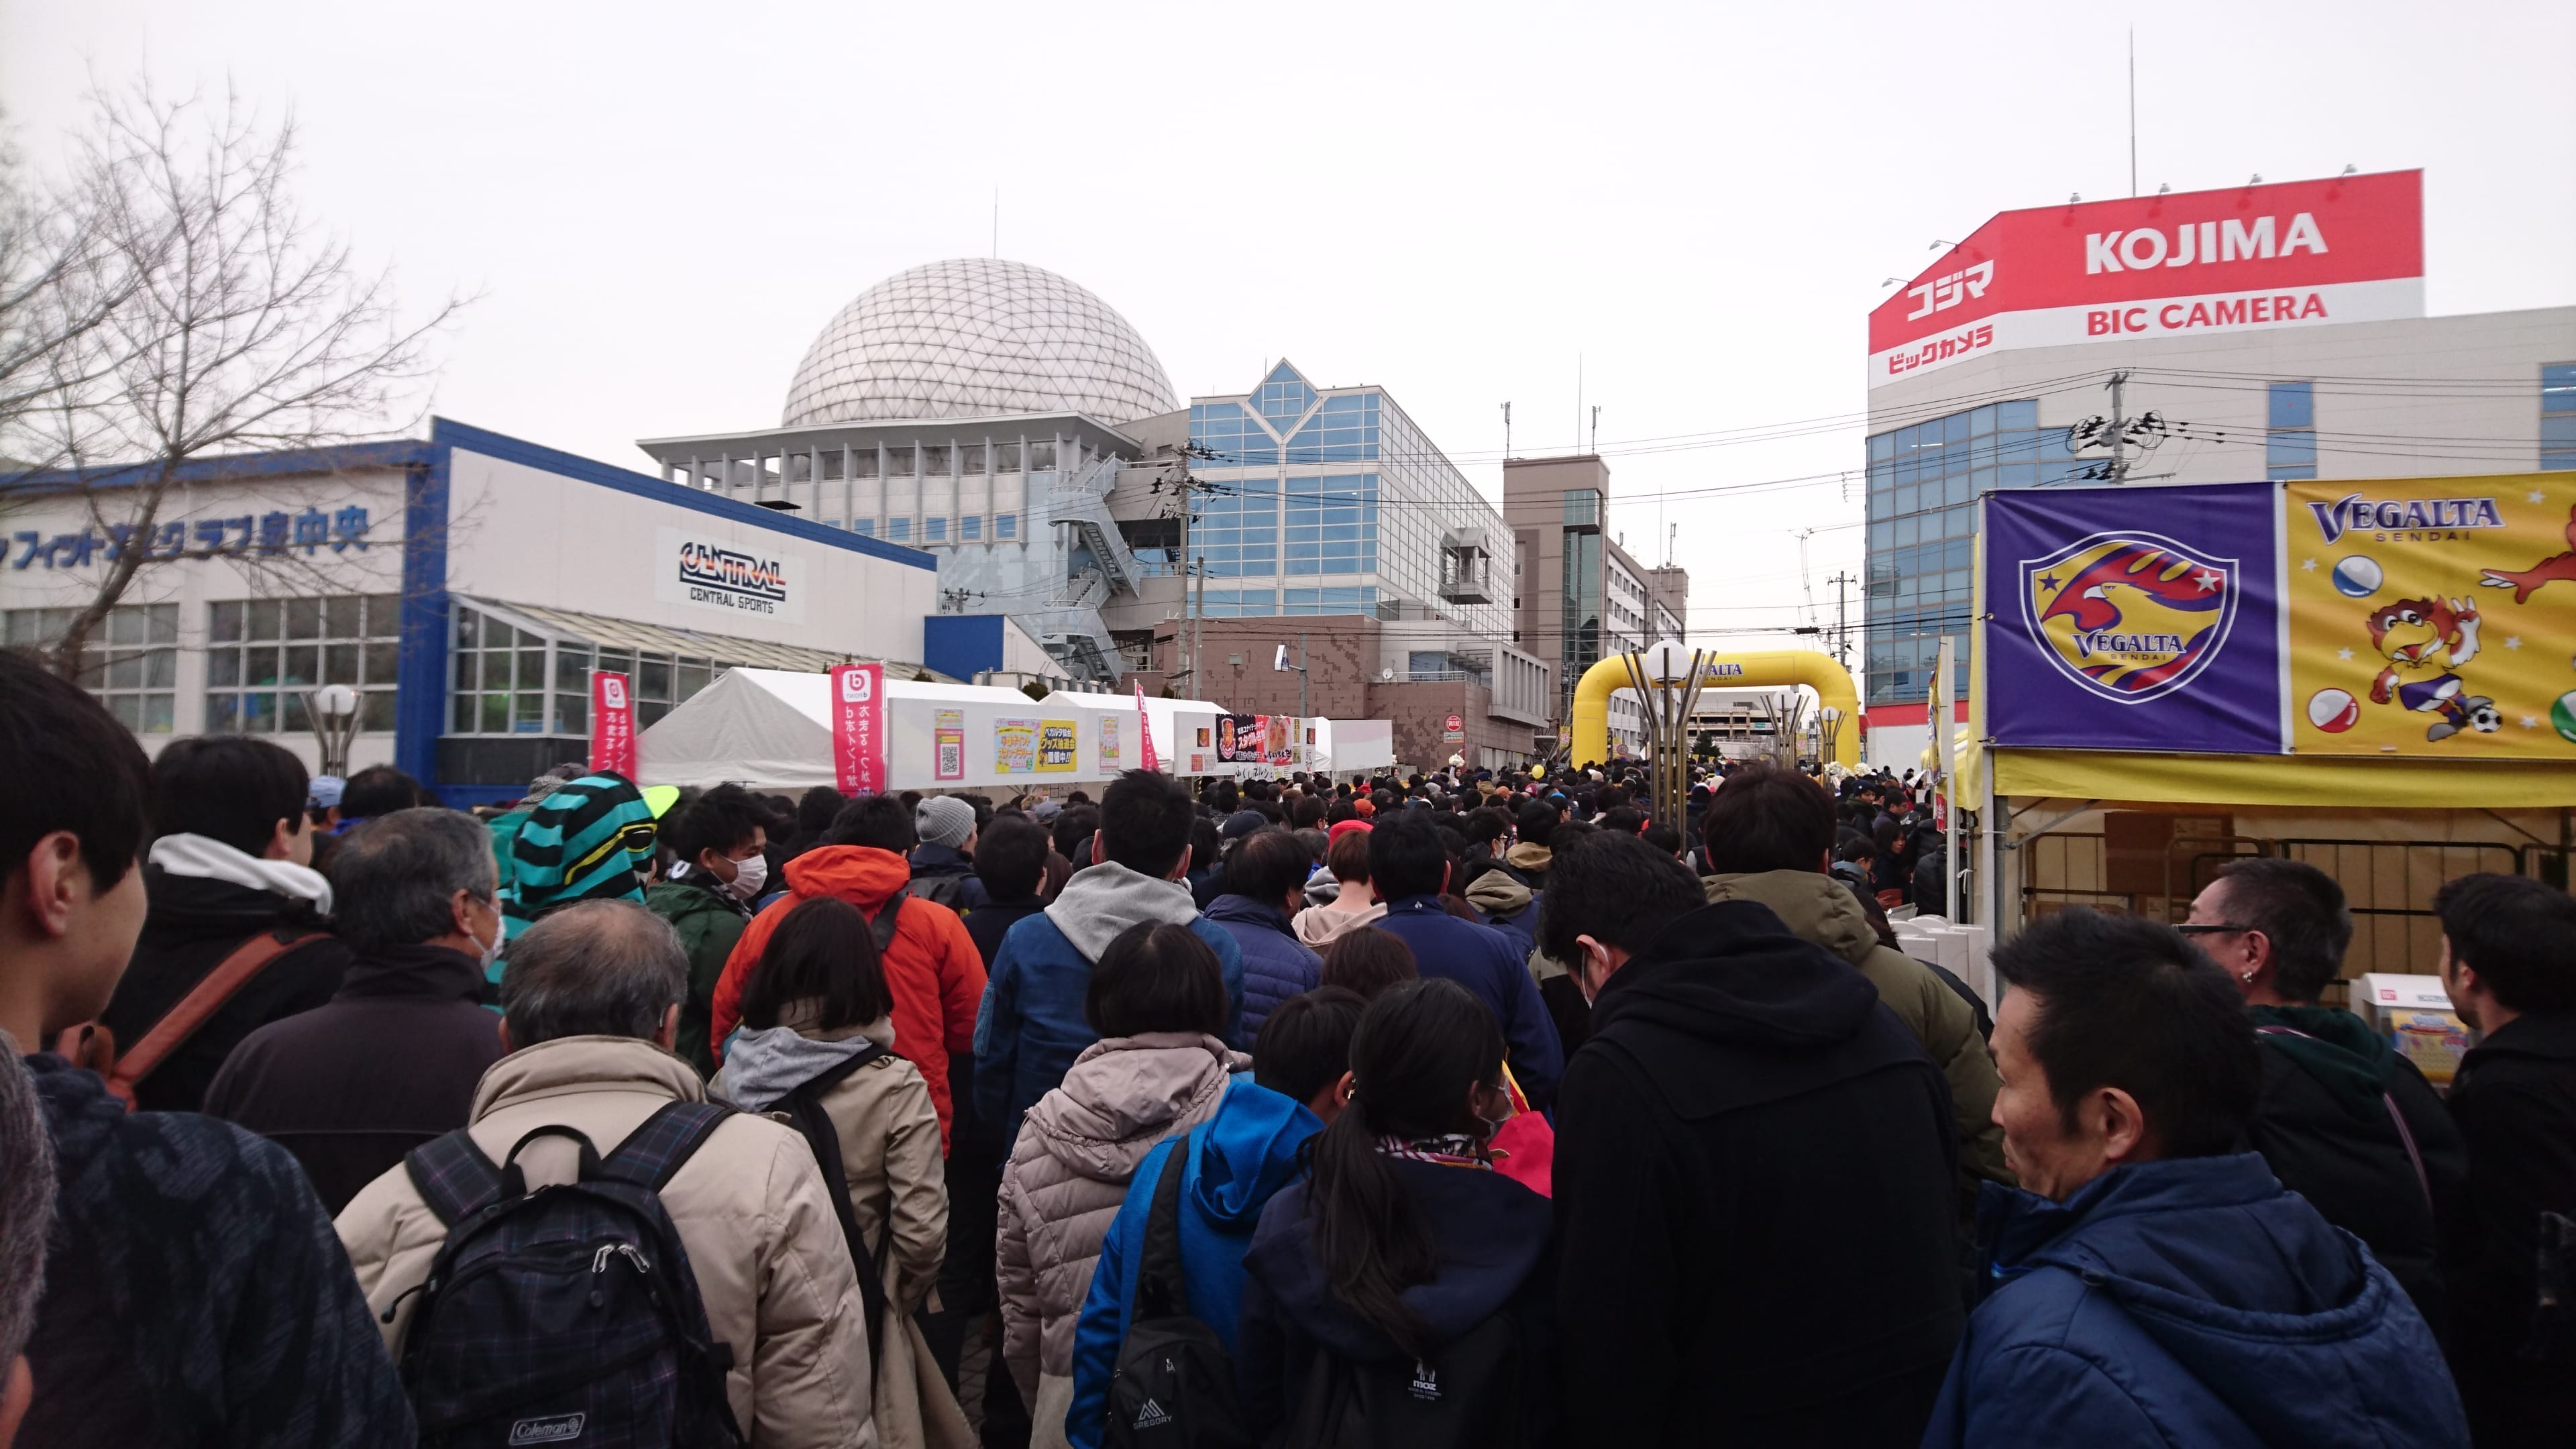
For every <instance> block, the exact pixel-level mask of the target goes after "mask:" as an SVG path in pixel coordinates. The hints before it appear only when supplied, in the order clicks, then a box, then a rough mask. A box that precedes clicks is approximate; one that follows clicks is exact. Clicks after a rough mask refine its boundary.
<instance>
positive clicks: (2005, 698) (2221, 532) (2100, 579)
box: [1985, 483, 2282, 755]
mask: <svg viewBox="0 0 2576 1449" xmlns="http://www.w3.org/2000/svg"><path fill="white" fill-rule="evenodd" d="M1985 510H1986V516H1985V529H1986V538H1985V544H1986V567H1985V609H1986V616H1987V625H1986V684H1985V687H1986V730H1987V733H1988V735H1989V736H1990V737H1991V738H1992V739H1993V740H1994V742H1995V743H1996V744H1998V745H2003V746H2015V745H2019V746H2027V747H2040V748H2056V749H2093V750H2179V751H2191V752H2196V753H2206V754H2266V755H2268V754H2278V753H2280V752H2281V749H2282V739H2281V645H2280V622H2281V597H2280V585H2279V574H2278V564H2277V561H2276V560H2277V547H2278V546H2277V544H2276V542H2275V540H2276V537H2277V533H2278V529H2279V527H2280V494H2279V490H2278V487H2277V485H2274V484H2271V483H2229V484H2217V485H2196V486H2192V487H2162V488H2159V487H2144V486H2129V487H2115V488H2051V489H2047V490H2044V491H2030V492H2011V493H1992V494H1988V495H1987V497H1986V503H1985Z"/></svg>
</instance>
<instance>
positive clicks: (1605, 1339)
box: [1555, 901, 1963, 1446]
mask: <svg viewBox="0 0 2576 1449" xmlns="http://www.w3.org/2000/svg"><path fill="white" fill-rule="evenodd" d="M1958 1150H1959V1149H1958V1133H1957V1130H1956V1128H1955V1127H1954V1125H1953V1124H1952V1122H1951V1112H1950V1089H1949V1084H1948V1082H1947V1081H1946V1080H1945V1079H1944V1078H1943V1076H1942V1074H1941V1068H1940V1067H1939V1066H1938V1065H1937V1064H1935V1063H1934V1062H1933V1061H1932V1059H1931V1058H1930V1057H1929V1056H1927V1055H1926V1054H1925V1053H1924V1051H1923V1047H1922V1044H1921V1043H1920V1042H1918V1041H1917V1040H1916V1039H1915V1037H1914V1034H1913V1033H1912V1032H1911V1031H1908V1030H1907V1029H1906V1027H1905V1025H1904V1023H1903V1022H1901V1021H1899V1020H1898V1019H1897V1017H1896V1014H1895V1013H1894V1012H1892V1011H1890V1010H1889V1009H1888V1008H1887V1007H1886V1006H1885V1005H1884V1004H1882V1003H1881V1002H1880V1001H1879V999H1878V992H1877V990H1876V989H1875V988H1874V987H1872V986H1871V985H1870V983H1869V978H1867V977H1865V976H1863V975H1861V974H1860V972H1859V971H1857V970H1855V969H1854V968H1853V967H1852V966H1851V965H1850V964H1848V963H1847V962H1845V961H1844V960H1843V959H1842V958H1840V957H1838V956H1836V955H1834V954H1832V953H1831V952H1829V951H1826V950H1825V949H1824V948H1822V947H1820V946H1815V945H1811V944H1809V943H1808V942H1806V941H1803V940H1801V939H1799V938H1798V937H1797V936H1796V935H1794V934H1792V933H1791V932H1790V930H1789V928H1788V927H1787V926H1786V925H1784V924H1782V922H1781V920H1780V918H1779V917H1778V916H1777V915H1775V914H1773V913H1772V911H1771V909H1770V908H1769V907H1767V906H1763V905H1760V904H1758V903H1755V902H1752V901H1725V902H1721V903H1719V904H1717V905H1713V906H1708V907H1705V908H1703V909H1701V910H1697V911H1693V912H1692V913H1690V914H1689V915H1687V916H1684V917H1682V918H1681V919H1680V920H1678V921H1675V922H1673V923H1672V925H1670V926H1668V927H1667V928H1666V929H1665V930H1664V932H1663V934H1662V935H1661V936H1660V937H1658V938H1657V939H1656V941H1655V942H1654V943H1653V944H1652V945H1651V946H1649V947H1648V948H1647V949H1646V950H1645V951H1643V952H1641V953H1639V954H1638V955H1637V956H1636V957H1634V958H1633V959H1631V960H1630V961H1629V962H1628V963H1627V964H1626V965H1625V966H1623V967H1621V968H1620V969H1619V971H1618V973H1617V974H1615V975H1613V976H1612V977H1611V978H1610V981H1609V984H1608V985H1607V986H1605V987H1604V988H1603V989H1602V991H1601V995H1600V998H1599V1000H1598V1001H1597V1002H1595V1003H1594V1006H1593V1012H1592V1036H1591V1039H1590V1040H1589V1041H1587V1042H1586V1043H1585V1044H1584V1047H1583V1049H1582V1050H1581V1051H1579V1052H1577V1053H1576V1054H1575V1056H1574V1060H1573V1062H1572V1063H1570V1064H1569V1065H1568V1066H1567V1068H1566V1073H1565V1085H1564V1087H1563V1089H1562V1091H1561V1092H1560V1094H1559V1096H1558V1099H1557V1110H1556V1162H1555V1206H1556V1230H1557V1253H1558V1275H1557V1314H1558V1321H1559V1322H1560V1324H1561V1325H1562V1328H1563V1336H1564V1345H1565V1346H1564V1349H1563V1351H1562V1355H1561V1357H1562V1359H1563V1362H1564V1367H1565V1384H1566V1403H1565V1423H1566V1426H1567V1433H1568V1435H1569V1437H1570V1438H1571V1439H1572V1441H1573V1442H1575V1443H1578V1444H1601V1445H1621V1446H1634V1445H1654V1444H1698V1443H1704V1442H1707V1441H1708V1439H1709V1437H1710V1434H1711V1432H1712V1428H1711V1423H1710V1418H1709V1416H1710V1415H1711V1414H1722V1415H1723V1416H1724V1418H1725V1422H1726V1432H1727V1434H1728V1435H1729V1436H1730V1437H1732V1438H1733V1439H1735V1440H1737V1441H1739V1442H1742V1443H1747V1444H1773V1445H1786V1444H1818V1445H1838V1446H1840V1445H1860V1446H1866V1445H1879V1444H1884V1445H1907V1446H1910V1445H1912V1444H1914V1443H1915V1441H1916V1440H1917V1439H1919V1438H1920V1437H1921V1436H1922V1433H1923V1427H1924V1424H1925V1422H1926V1420H1927V1419H1928V1417H1929V1416H1930V1414H1931V1410H1932V1404H1933V1400H1934V1398H1935V1397H1936V1396H1937V1394H1938V1393H1939V1391H1940V1387H1941V1377H1942V1374H1943V1371H1944V1370H1945V1369H1946V1368H1947V1366H1948V1364H1949V1359H1950V1352H1951V1349H1952V1348H1953V1347H1954V1346H1955V1345H1956V1344H1957V1342H1958V1339H1959V1331H1960V1324H1961V1321H1962V1317H1963V1309H1962V1305H1961V1293H1960V1288H1961V1283H1960V1275H1959V1246H1958V1228H1957V1223H1956V1221H1955V1219H1956V1214H1957V1211H1958V1190H1957V1183H1958V1172H1959V1166H1958Z"/></svg>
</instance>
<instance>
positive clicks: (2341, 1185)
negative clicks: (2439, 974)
mask: <svg viewBox="0 0 2576 1449" xmlns="http://www.w3.org/2000/svg"><path fill="white" fill-rule="evenodd" d="M2182 932H2183V934H2184V935H2186V936H2189V937H2190V938H2191V939H2192V942H2193V944H2195V945H2197V946H2199V947H2200V948H2201V949H2202V950H2203V951H2206V952H2208V953H2209V956H2210V959H2212V960H2214V961H2216V962H2217V963H2218V964H2219V966H2220V968H2221V969H2223V970H2225V971H2226V972H2227V979H2228V980H2229V981H2231V982H2233V983H2235V985H2236V988H2237V989H2238V991H2240V992H2242V993H2243V995H2244V997H2245V1009H2246V1011H2247V1012H2248V1013H2249V1014H2250V1015H2251V1016H2252V1017H2253V1019H2254V1031H2255V1040H2256V1042H2257V1043H2259V1044H2260V1046H2261V1047H2262V1060H2263V1092H2262V1096H2261V1098H2260V1100H2259V1101H2258V1102H2257V1103H2256V1105H2255V1110H2254V1116H2253V1118H2252V1120H2251V1123H2250V1124H2249V1128H2248V1137H2249V1139H2250V1145H2251V1146H2252V1147H2253V1148H2254V1150H2255V1151H2257V1152H2260V1153H2261V1154H2263V1160H2264V1161H2265V1162H2267V1163H2269V1164H2270V1165H2271V1168H2272V1175H2273V1176H2275V1177H2277V1178H2279V1179H2280V1180H2281V1185H2282V1186H2284V1187H2286V1188H2288V1189H2290V1190H2291V1191H2293V1192H2295V1193H2297V1194H2299V1195H2300V1196H2301V1197H2304V1198H2306V1199H2307V1200H2308V1201H2309V1202H2311V1203H2313V1204H2315V1205H2316V1209H2317V1211H2318V1212H2319V1213H2321V1214H2323V1215H2324V1217H2325V1220H2326V1221H2327V1222H2330V1223H2332V1224H2334V1225H2335V1226H2336V1227H2339V1228H2342V1229H2343V1230H2344V1231H2346V1232H2348V1233H2350V1234H2352V1235H2353V1236H2354V1237H2356V1238H2359V1239H2361V1240H2362V1241H2363V1242H2364V1243H2367V1244H2369V1245H2370V1251H2371V1253H2372V1254H2373V1255H2374V1256H2376V1257H2377V1258H2378V1259H2379V1261H2380V1262H2381V1263H2382V1264H2384V1265H2385V1266H2386V1267H2387V1269H2388V1271H2389V1272H2390V1273H2391V1274H2393V1275H2394V1276H2395V1277H2396V1279H2397V1281H2398V1284H2399V1285H2400V1286H2402V1287H2403V1288H2405V1290H2406V1293H2407V1296H2408V1297H2410V1298H2412V1299H2414V1300H2415V1307H2416V1308H2417V1310H2419V1311H2420V1312H2422V1313H2423V1315H2424V1320H2425V1322H2426V1323H2428V1324H2430V1325H2432V1328H2433V1332H2434V1333H2435V1335H2436V1336H2438V1337H2447V1334H2448V1331H2449V1321H2450V1314H2449V1308H2448V1302H2447V1297H2448V1295H2447V1294H2446V1292H2445V1291H2444V1285H2443V1281H2442V1256H2443V1245H2444V1242H2445V1240H2446V1236H2456V1234H2457V1233H2458V1232H2459V1231H2460V1230H2461V1228H2462V1226H2463V1225H2464V1224H2465V1223H2466V1221H2467V1214H2468V1207H2467V1200H2466V1196H2465V1194H2466V1191H2467V1185H2468V1176H2469V1154H2468V1147H2467V1144H2466V1143H2465V1142H2464V1141H2463V1140H2462V1138H2461V1136H2460V1129H2459V1128H2458V1127H2457V1126H2456V1125H2455V1124H2454V1123H2453V1122H2452V1121H2451V1117H2450V1114H2449V1113H2448V1112H2446V1111H2445V1110H2443V1107H2442V1099H2441V1097H2440V1096H2439V1095H2438V1094H2437V1093H2435V1092H2434V1090H2433V1087H2432V1084H2430V1083H2429V1082H2426V1081H2425V1080H2424V1075H2423V1073H2421V1072H2419V1071H2417V1070H2416V1069H2415V1064H2414V1063H2413V1062H2410V1061H2408V1060H2407V1059H2406V1058H2404V1057H2402V1056H2399V1055H2398V1054H2397V1052H2396V1051H2395V1049H2394V1048H2393V1047H2392V1046H2391V1045H2390V1043H2389V1041H2388V1039H2387V1038H2385V1037H2383V1036H2381V1035H2379V1034H2377V1033H2375V1032H2373V1031H2372V1030H2371V1029H2370V1026H2369V1024H2368V1023H2367V1022H2365V1021H2363V1020H2362V1019H2361V1018H2360V1017H2358V1016H2355V1015H2354V1014H2352V1013H2351V1012H2349V1011H2345V1010H2343V1009H2342V1008H2340V1007H2334V1006H2326V1005H2323V1004H2321V1001H2320V998H2322V997H2323V996H2324V994H2325V989H2326V987H2327V985H2328V984H2329V983H2331V982H2333V981H2334V980H2335V979H2336V978H2337V977H2338V976H2339V975H2341V974H2342V970H2343V955H2344V948H2345V947H2347V946H2348V945H2350V944H2351V942H2352V912H2351V911H2350V910H2349V909H2347V908H2346V906H2345V904H2344V894H2343V888H2342V887H2341V886H2339V885H2336V884H2335V882H2334V880H2333V878H2331V877H2329V876H2328V875H2327V874H2326V873H2325V872H2324V871H2321V870H2319V869H2317V868H2316V867H2315V866H2313V865H2309V864H2308V863H2306V862H2305V861H2298V860H2285V859H2281V858H2278V857H2272V856H2256V857H2249V858H2247V859H2242V860H2232V861H2229V862H2228V863H2226V864H2225V865H2222V866H2220V867H2219V868H2218V878H2217V879H2216V880H2213V881H2211V882H2210V883H2209V886H2208V888H2207V889H2205V890H2203V891H2202V892H2201V893H2200V895H2199V896H2198V897H2197V898H2195V899H2194V900H2193V901H2192V903H2191V919H2190V921H2189V923H2188V924H2186V925H2184V926H2183V927H2182Z"/></svg>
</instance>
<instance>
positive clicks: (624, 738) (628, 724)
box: [590, 669, 635, 780]
mask: <svg viewBox="0 0 2576 1449" xmlns="http://www.w3.org/2000/svg"><path fill="white" fill-rule="evenodd" d="M626 685H627V681H626V676H625V675H623V674H618V673H615V672H613V671H610V670H604V669H594V670H592V671H591V672H590V767H591V768H592V769H594V770H615V771H616V772H617V773H619V774H621V775H624V776H625V777H626V778H628V779H630V780H632V779H634V778H635V697H634V695H633V694H631V693H630V692H628V690H627V687H626Z"/></svg>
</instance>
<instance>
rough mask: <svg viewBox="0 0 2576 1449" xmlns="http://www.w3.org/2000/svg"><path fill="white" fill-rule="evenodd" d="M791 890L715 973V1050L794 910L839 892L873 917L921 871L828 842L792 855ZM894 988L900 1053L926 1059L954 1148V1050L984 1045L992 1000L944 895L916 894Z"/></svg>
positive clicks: (900, 925)
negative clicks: (978, 1024)
mask: <svg viewBox="0 0 2576 1449" xmlns="http://www.w3.org/2000/svg"><path fill="white" fill-rule="evenodd" d="M785 875H786V877H787V890H788V894H787V896H786V898H785V899H783V900H779V901H775V902H772V903H771V905H770V907H769V909H767V910H765V911H762V912H761V913H760V914H759V915H757V916H754V917H753V918H752V920H751V924H750V925H748V926H745V927H744V928H743V931H742V939H741V940H740V941H737V942H735V943H734V948H733V954H732V955H731V956H729V957H727V958H725V967H724V974H723V975H722V976H719V977H717V978H716V994H715V1010H714V1017H713V1019H712V1021H711V1022H710V1023H709V1028H710V1030H709V1036H710V1039H711V1041H712V1043H713V1045H714V1048H715V1053H716V1058H717V1060H719V1061H721V1060H723V1058H724V1040H725V1038H726V1037H729V1036H731V1035H733V1029H734V1028H735V1027H737V1026H739V1025H741V1024H742V988H743V983H744V982H746V981H748V980H750V979H751V970H752V968H753V967H754V966H756V965H758V964H760V953H761V951H762V950H763V949H765V948H766V947H767V946H768V945H769V933H770V932H772V931H775V930H777V929H778V923H779V922H780V921H782V920H785V919H786V917H787V913H788V912H789V911H792V910H794V909H795V908H796V907H797V906H799V905H801V904H803V903H804V902H806V901H809V900H812V899H813V898H815V897H816V896H837V897H839V898H840V899H842V900H845V901H848V902H849V903H850V904H851V905H854V906H857V907H858V908H859V910H860V911H861V912H862V913H863V914H865V915H866V916H867V917H868V919H869V920H870V921H871V922H873V921H874V920H875V919H876V913H877V910H878V908H879V907H881V906H883V905H884V904H885V903H886V898H887V897H888V896H891V895H893V894H894V893H895V892H896V891H898V890H900V889H902V888H903V887H904V886H905V885H907V884H909V883H910V882H911V880H912V863H911V862H910V861H907V860H905V859H904V858H903V857H902V856H900V855H897V854H895V853H894V852H893V851H891V850H878V849H876V848H875V847H873V846H865V845H824V846H818V847H816V848H815V849H812V850H809V851H807V852H805V853H804V854H803V855H800V856H798V857H796V858H795V859H794V860H791V861H789V862H787V869H786V871H785ZM885 978H886V990H887V992H888V993H889V994H891V995H892V996H893V997H894V1051H895V1055H897V1056H899V1057H902V1058H903V1059H904V1060H905V1061H908V1062H910V1063H912V1064H913V1065H914V1066H916V1067H919V1068H921V1075H922V1077H923V1079H924V1081H925V1082H926V1083H927V1084H928V1086H929V1087H930V1104H931V1105H932V1106H933V1107H936V1108H938V1109H939V1145H940V1150H941V1151H942V1152H945V1151H946V1150H947V1148H948V1122H949V1104H948V1056H949V1054H950V1053H951V1052H972V1051H973V1050H974V1049H975V1012H976V1009H977V1008H978V1007H980V1006H982V1005H983V1002H984V956H983V953H982V952H980V951H978V950H976V949H975V942H974V938H972V937H970V936H968V935H967V934H966V924H965V922H963V921H960V920H958V919H957V913H956V912H955V911H952V910H950V909H948V908H947V907H946V906H943V905H941V904H939V903H938V902H936V901H925V900H917V899H907V900H906V901H905V902H904V906H903V914H902V915H901V916H898V917H896V919H895V932H894V944H893V945H892V946H889V947H887V948H886V953H885Z"/></svg>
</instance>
